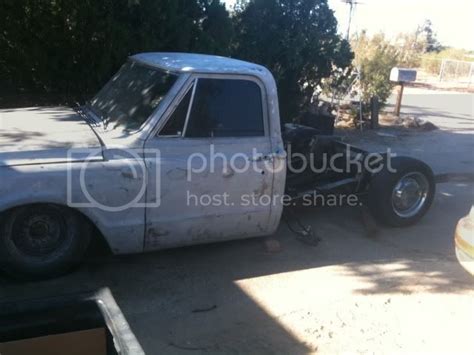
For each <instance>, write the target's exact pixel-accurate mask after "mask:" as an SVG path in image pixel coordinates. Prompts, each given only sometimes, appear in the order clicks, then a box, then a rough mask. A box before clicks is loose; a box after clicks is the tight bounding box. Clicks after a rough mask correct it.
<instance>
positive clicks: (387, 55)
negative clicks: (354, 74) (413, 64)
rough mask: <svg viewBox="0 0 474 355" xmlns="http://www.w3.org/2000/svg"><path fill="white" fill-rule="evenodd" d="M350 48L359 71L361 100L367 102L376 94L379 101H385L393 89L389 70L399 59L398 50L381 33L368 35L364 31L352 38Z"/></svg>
mask: <svg viewBox="0 0 474 355" xmlns="http://www.w3.org/2000/svg"><path fill="white" fill-rule="evenodd" d="M352 48H353V50H354V53H355V59H354V66H355V67H356V68H357V69H358V70H359V72H360V81H359V86H360V88H359V89H360V90H361V92H362V100H363V101H364V103H366V104H367V103H368V102H369V101H370V98H371V97H372V96H378V97H379V102H380V103H382V104H384V103H386V101H387V99H388V97H389V96H390V94H391V92H392V89H393V83H392V82H390V70H391V69H392V68H393V67H395V66H397V64H398V63H399V61H400V59H399V51H398V50H397V48H396V47H395V46H394V45H392V44H391V43H390V42H388V41H387V40H386V39H385V37H384V36H383V35H382V34H378V35H375V36H373V37H368V36H367V34H366V33H365V32H362V33H361V34H360V35H359V36H358V38H356V39H354V41H353V42H352Z"/></svg>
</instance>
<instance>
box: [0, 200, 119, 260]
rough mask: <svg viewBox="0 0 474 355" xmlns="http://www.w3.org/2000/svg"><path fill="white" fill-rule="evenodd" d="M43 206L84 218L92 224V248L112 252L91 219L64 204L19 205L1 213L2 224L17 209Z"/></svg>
mask: <svg viewBox="0 0 474 355" xmlns="http://www.w3.org/2000/svg"><path fill="white" fill-rule="evenodd" d="M41 205H50V206H51V205H52V206H56V207H59V208H63V209H67V210H69V211H73V212H74V213H76V214H78V215H80V216H81V217H82V218H84V220H85V221H87V223H89V224H90V226H91V228H92V235H91V237H92V242H91V247H94V246H95V247H97V246H98V247H100V248H106V249H107V251H108V252H111V249H110V246H109V243H108V242H107V239H105V237H104V235H103V234H102V232H101V231H100V229H99V228H98V227H97V225H96V224H95V223H94V222H93V221H92V220H91V219H90V218H89V216H87V215H86V214H84V213H83V212H81V211H79V210H78V209H75V208H72V207H69V206H65V205H62V204H58V203H49V202H35V203H29V204H23V205H17V206H14V207H10V208H9V209H6V210H3V211H1V212H0V223H1V222H2V219H3V218H4V217H5V216H7V215H8V214H9V213H10V212H12V211H14V210H15V209H17V208H22V207H28V206H41ZM94 244H95V245H94Z"/></svg>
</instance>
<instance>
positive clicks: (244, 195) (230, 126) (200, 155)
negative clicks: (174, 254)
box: [145, 75, 275, 249]
mask: <svg viewBox="0 0 474 355" xmlns="http://www.w3.org/2000/svg"><path fill="white" fill-rule="evenodd" d="M265 95H266V93H265V90H264V87H263V85H262V84H261V83H260V82H259V81H258V80H257V79H255V78H253V77H250V76H240V75H227V76H222V75H205V76H204V75H203V76H199V77H195V78H193V79H192V80H191V81H190V82H188V84H187V86H185V87H184V88H183V90H182V91H181V92H180V94H178V96H177V97H176V99H175V101H174V102H173V104H172V105H171V107H170V109H169V110H168V112H166V113H165V114H164V116H163V117H162V118H161V119H160V122H159V123H158V125H159V128H158V131H157V134H156V135H155V136H153V137H152V138H151V139H149V140H148V141H147V143H146V144H145V150H157V151H159V156H160V158H159V159H150V160H148V159H147V165H148V171H149V183H151V184H152V188H149V189H148V192H147V202H149V207H147V209H146V232H145V248H146V249H159V248H164V247H171V246H177V245H186V244H195V243H203V242H208V241H217V240H225V239H235V238H240V237H250V236H258V235H264V234H268V233H269V232H272V231H273V229H274V223H275V222H274V221H272V220H273V218H270V217H271V210H272V201H271V198H272V184H273V176H274V169H273V160H274V156H273V155H272V142H271V137H270V129H269V122H268V112H267V111H268V110H267V106H266V104H265V103H266V97H265ZM155 164H159V166H158V167H157V166H155ZM157 168H158V169H157ZM157 184H158V185H159V186H158V188H155V186H157ZM154 203H156V204H155V206H156V207H152V206H153V204H154ZM158 204H159V205H158Z"/></svg>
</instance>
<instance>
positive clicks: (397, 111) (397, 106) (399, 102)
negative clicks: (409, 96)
mask: <svg viewBox="0 0 474 355" xmlns="http://www.w3.org/2000/svg"><path fill="white" fill-rule="evenodd" d="M403 87H404V85H403V83H400V87H399V89H398V96H397V103H396V104H395V112H394V113H395V116H398V117H399V116H400V108H401V106H402V97H403Z"/></svg>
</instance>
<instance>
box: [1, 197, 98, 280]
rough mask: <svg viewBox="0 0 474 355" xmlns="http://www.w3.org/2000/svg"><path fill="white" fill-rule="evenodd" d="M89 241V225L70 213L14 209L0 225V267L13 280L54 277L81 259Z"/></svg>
mask: <svg viewBox="0 0 474 355" xmlns="http://www.w3.org/2000/svg"><path fill="white" fill-rule="evenodd" d="M90 239H91V226H90V223H89V222H88V221H87V220H86V219H85V218H84V217H83V216H82V215H80V214H78V213H77V212H75V211H73V210H70V209H67V208H63V207H60V206H56V205H51V204H37V205H30V206H24V207H19V208H15V209H14V210H12V211H10V212H8V213H7V214H6V215H4V216H3V217H2V220H1V223H0V267H1V268H2V269H3V270H4V271H5V272H7V273H8V274H9V275H11V276H14V277H29V278H31V277H33V278H35V277H37V278H41V277H49V276H57V275H59V274H62V273H65V272H67V271H69V270H70V269H71V268H72V267H73V266H75V265H76V264H78V263H79V262H80V261H81V260H82V258H83V256H84V254H85V252H86V250H87V247H88V245H89V242H90Z"/></svg>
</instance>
